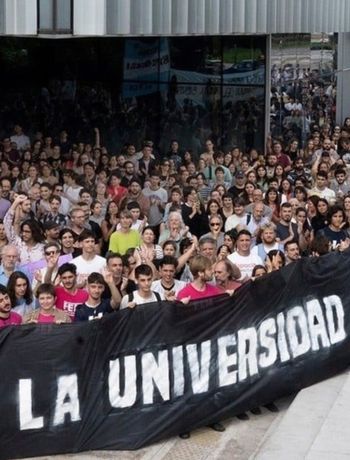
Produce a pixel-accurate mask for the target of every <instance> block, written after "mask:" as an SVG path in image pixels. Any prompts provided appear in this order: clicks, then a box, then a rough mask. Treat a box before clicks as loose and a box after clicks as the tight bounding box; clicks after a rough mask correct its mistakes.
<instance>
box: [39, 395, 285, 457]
mask: <svg viewBox="0 0 350 460" xmlns="http://www.w3.org/2000/svg"><path fill="white" fill-rule="evenodd" d="M292 400H293V398H292V397H288V398H284V399H280V400H278V401H277V402H276V405H277V407H278V408H279V410H280V411H279V412H278V413H272V412H270V411H268V410H267V409H265V408H262V414H261V415H253V414H251V413H250V412H249V420H247V421H242V420H238V419H237V418H236V417H234V418H230V419H227V420H224V421H222V422H223V424H224V425H225V427H226V431H225V432H223V433H218V432H216V431H213V430H211V429H210V428H201V429H199V430H196V431H193V432H192V433H191V437H190V438H189V439H187V440H182V439H180V438H179V437H173V438H170V439H167V440H165V441H161V442H158V443H156V444H153V445H151V446H149V447H145V448H143V449H139V450H137V451H89V452H82V453H79V454H65V455H51V456H44V457H35V460H163V459H164V460H165V459H166V460H248V459H249V458H250V457H251V456H252V455H253V454H254V452H256V451H257V449H258V448H259V445H260V444H261V443H262V442H263V440H264V437H265V435H266V434H267V432H268V431H269V430H272V431H273V426H275V425H276V426H277V425H278V424H279V422H280V420H281V419H283V416H284V415H285V413H286V411H287V408H288V407H289V406H290V404H291V402H292Z"/></svg>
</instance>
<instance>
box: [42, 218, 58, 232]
mask: <svg viewBox="0 0 350 460" xmlns="http://www.w3.org/2000/svg"><path fill="white" fill-rule="evenodd" d="M43 227H44V230H52V229H53V228H57V227H60V224H59V223H57V222H55V221H54V220H48V221H47V222H45V223H44V224H43Z"/></svg>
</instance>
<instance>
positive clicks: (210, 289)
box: [177, 283, 222, 300]
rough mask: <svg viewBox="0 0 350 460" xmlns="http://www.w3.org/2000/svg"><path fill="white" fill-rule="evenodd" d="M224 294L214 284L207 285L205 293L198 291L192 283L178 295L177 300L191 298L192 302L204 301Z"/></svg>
mask: <svg viewBox="0 0 350 460" xmlns="http://www.w3.org/2000/svg"><path fill="white" fill-rule="evenodd" d="M220 294H222V290H221V289H219V288H218V287H216V286H213V285H212V284H206V285H205V289H204V291H198V290H197V289H196V288H194V287H193V285H192V283H190V284H187V286H185V287H184V288H183V289H181V291H179V292H178V294H177V299H179V300H181V299H184V298H185V297H190V298H191V300H196V299H203V298H204V297H213V296H216V295H220Z"/></svg>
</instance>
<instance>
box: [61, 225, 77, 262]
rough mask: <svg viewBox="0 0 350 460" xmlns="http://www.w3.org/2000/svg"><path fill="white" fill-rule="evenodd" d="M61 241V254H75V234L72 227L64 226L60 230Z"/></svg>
mask: <svg viewBox="0 0 350 460" xmlns="http://www.w3.org/2000/svg"><path fill="white" fill-rule="evenodd" d="M59 242H60V245H61V255H62V256H64V255H66V254H72V255H73V254H74V252H75V251H76V248H75V246H74V245H75V235H74V232H73V230H71V229H70V228H63V229H62V230H61V231H60V237H59ZM73 257H74V256H73Z"/></svg>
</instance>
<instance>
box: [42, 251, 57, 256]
mask: <svg viewBox="0 0 350 460" xmlns="http://www.w3.org/2000/svg"><path fill="white" fill-rule="evenodd" d="M55 254H58V252H57V251H45V255H46V256H53V255H55Z"/></svg>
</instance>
